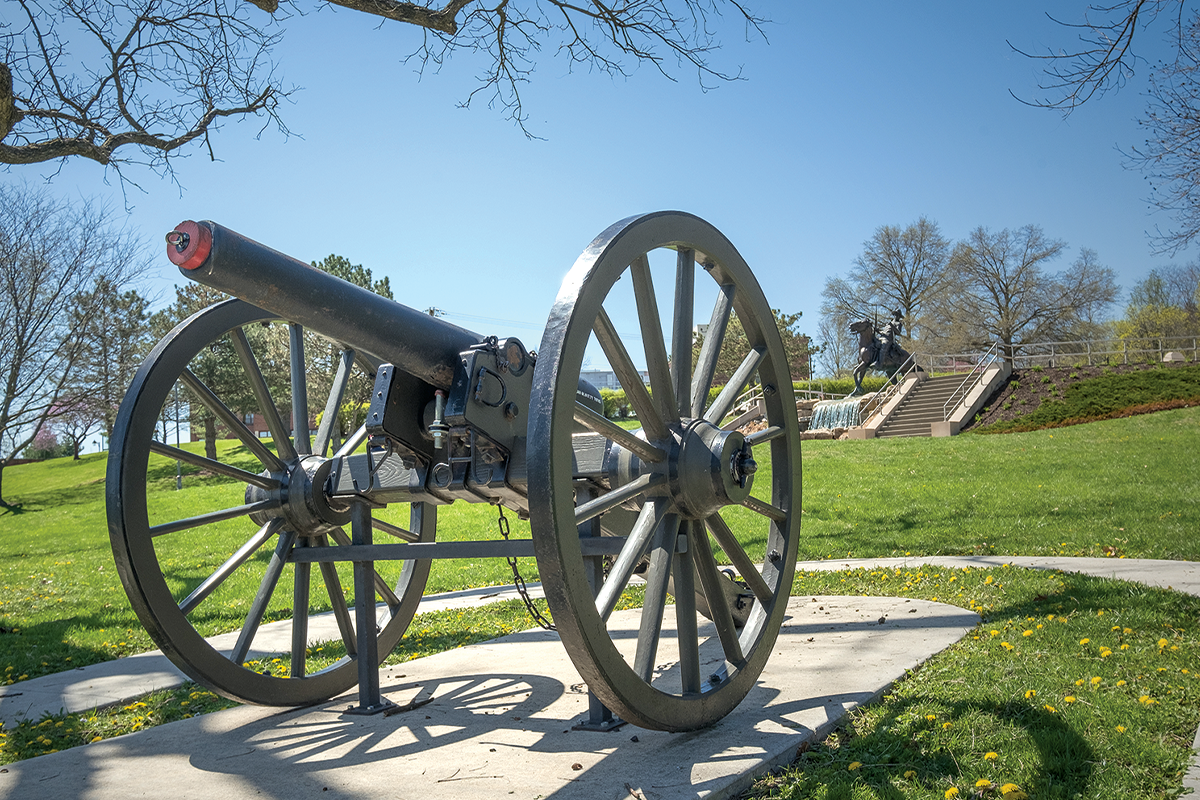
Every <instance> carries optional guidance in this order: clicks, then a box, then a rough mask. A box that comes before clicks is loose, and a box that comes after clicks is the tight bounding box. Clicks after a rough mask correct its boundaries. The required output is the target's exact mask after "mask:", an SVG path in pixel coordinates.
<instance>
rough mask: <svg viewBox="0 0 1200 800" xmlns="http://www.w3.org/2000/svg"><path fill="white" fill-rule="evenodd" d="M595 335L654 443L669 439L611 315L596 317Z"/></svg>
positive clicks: (664, 424)
mask: <svg viewBox="0 0 1200 800" xmlns="http://www.w3.org/2000/svg"><path fill="white" fill-rule="evenodd" d="M592 332H593V333H595V334H596V341H597V342H599V343H600V349H601V350H603V351H604V357H605V358H607V359H608V364H609V366H611V367H612V368H613V372H615V373H616V375H617V380H618V381H619V382H620V384H621V387H622V388H623V389H625V397H626V399H628V400H629V404H630V405H631V406H633V410H634V413H636V414H637V416H638V420H639V421H640V422H641V423H642V427H643V428H645V429H646V433H647V434H648V435H649V437H650V438H651V439H664V438H666V436H667V435H668V434H667V426H666V423H665V422H663V419H662V417H660V416H659V415H658V411H656V410H655V406H654V401H653V400H651V399H650V393H649V392H647V391H646V384H645V383H644V382H643V381H642V375H641V373H639V372H638V370H637V367H635V366H634V365H633V360H632V359H630V357H629V351H628V350H626V349H625V345H624V344H623V343H622V342H621V338H620V337H619V336H617V330H616V328H614V327H613V324H612V320H610V319H609V318H608V314H607V313H605V311H604V309H603V308H601V309H600V313H599V314H598V315H596V321H595V323H594V324H593V325H592Z"/></svg>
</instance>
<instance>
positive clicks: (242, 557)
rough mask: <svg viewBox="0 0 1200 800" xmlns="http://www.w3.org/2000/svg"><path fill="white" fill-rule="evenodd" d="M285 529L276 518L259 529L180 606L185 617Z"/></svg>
mask: <svg viewBox="0 0 1200 800" xmlns="http://www.w3.org/2000/svg"><path fill="white" fill-rule="evenodd" d="M282 527H283V518H282V517H276V518H275V519H273V520H271V521H269V522H268V523H267V524H266V525H263V526H262V527H261V528H259V529H258V533H256V534H254V535H253V536H251V537H250V539H249V541H247V542H246V543H245V544H243V545H242V546H241V547H239V548H238V549H237V551H236V552H235V553H234V554H233V555H231V556H230V557H229V558H228V559H226V561H225V563H224V564H222V565H221V566H219V567H217V570H216V572H214V573H213V574H212V575H209V576H208V577H207V578H205V579H204V580H203V581H202V582H201V583H200V585H199V586H197V587H196V588H195V589H193V590H192V593H191V594H189V595H188V596H187V597H186V598H185V599H184V601H183V602H182V603H180V604H179V610H180V611H182V612H183V613H184V614H185V615H186V614H190V613H192V612H193V611H194V610H195V609H196V606H198V605H200V604H201V603H202V602H204V600H205V598H207V597H208V596H209V595H210V594H212V593H213V592H214V591H215V590H216V589H217V587H218V586H220V585H221V584H222V583H224V582H225V580H226V579H227V578H228V577H229V576H230V575H232V574H233V573H234V572H236V571H237V568H238V567H240V566H241V565H242V564H244V563H246V559H248V558H250V556H252V555H254V554H255V553H256V552H257V551H258V548H260V547H262V546H263V545H264V544H266V542H267V540H268V539H270V538H271V537H272V536H274V535H275V534H276V533H278V532H279V529H280V528H282Z"/></svg>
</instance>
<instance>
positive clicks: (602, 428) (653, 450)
mask: <svg viewBox="0 0 1200 800" xmlns="http://www.w3.org/2000/svg"><path fill="white" fill-rule="evenodd" d="M575 421H576V422H578V423H579V424H580V425H582V426H584V427H585V428H587V429H588V430H590V431H593V432H595V433H598V434H600V435H601V436H603V437H604V438H605V439H609V440H611V441H613V442H616V443H617V444H619V445H621V446H622V447H624V448H625V449H626V450H630V451H632V452H634V453H636V454H637V456H638V457H639V458H641V459H642V460H643V461H646V462H648V463H651V464H658V463H660V462H662V461H664V460H666V458H667V454H666V453H665V452H664V451H663V450H661V449H660V448H658V447H655V446H654V445H652V444H650V443H649V442H647V441H646V440H645V439H639V438H638V437H636V436H634V435H633V434H632V433H630V432H629V431H627V430H625V429H624V428H622V427H621V426H620V425H616V424H614V423H612V422H609V421H608V419H607V418H605V416H604V415H603V414H597V413H596V412H595V411H592V410H591V409H590V408H588V407H587V406H585V405H583V404H582V403H578V402H577V403H575Z"/></svg>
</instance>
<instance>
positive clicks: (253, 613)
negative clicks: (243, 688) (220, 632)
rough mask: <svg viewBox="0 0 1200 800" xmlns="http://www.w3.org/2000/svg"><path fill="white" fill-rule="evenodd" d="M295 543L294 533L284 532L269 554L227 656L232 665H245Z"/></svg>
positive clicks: (290, 531)
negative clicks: (248, 611) (240, 629)
mask: <svg viewBox="0 0 1200 800" xmlns="http://www.w3.org/2000/svg"><path fill="white" fill-rule="evenodd" d="M295 543H296V532H295V531H292V530H286V531H284V532H283V533H281V534H280V535H279V541H278V542H277V543H276V545H275V552H274V553H272V554H271V561H270V563H268V564H267V571H266V572H265V573H263V578H262V583H260V584H259V586H258V594H256V595H255V596H254V602H253V603H251V604H250V613H249V614H247V615H246V621H245V623H243V624H242V632H241V633H240V634H238V640H237V644H236V645H234V648H233V652H232V653H230V655H229V660H230V661H232V662H233V663H235V664H244V663H246V656H247V655H248V654H249V653H250V645H251V644H253V643H254V635H255V634H256V633H258V627H259V626H260V625H261V624H262V618H263V614H265V613H266V612H267V606H268V605H269V604H270V602H271V596H272V595H273V594H275V587H276V586H277V585H278V584H279V578H280V576H281V575H283V568H284V566H285V565H286V564H287V556H288V553H290V552H291V550H292V545H294V544H295Z"/></svg>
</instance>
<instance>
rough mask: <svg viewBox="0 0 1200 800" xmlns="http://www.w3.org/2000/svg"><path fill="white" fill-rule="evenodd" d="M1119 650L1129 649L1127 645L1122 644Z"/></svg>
mask: <svg viewBox="0 0 1200 800" xmlns="http://www.w3.org/2000/svg"><path fill="white" fill-rule="evenodd" d="M1121 649H1122V650H1128V649H1129V645H1127V644H1123V645H1121Z"/></svg>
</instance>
